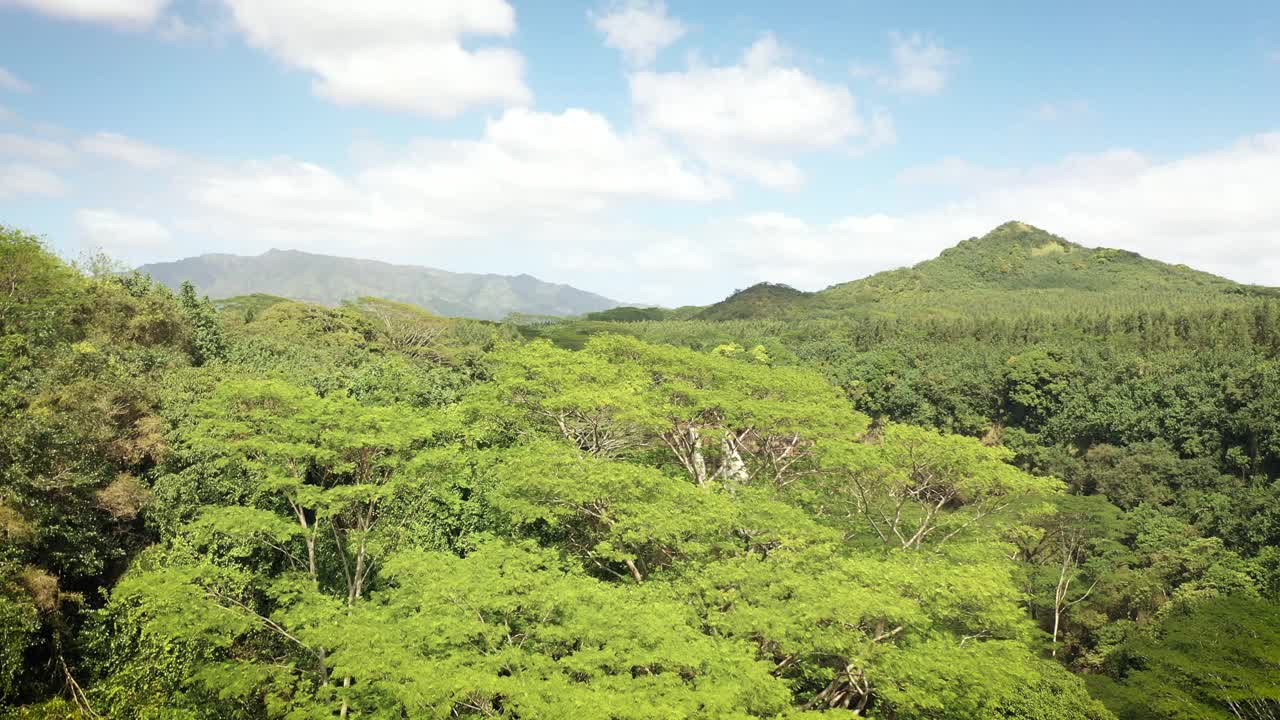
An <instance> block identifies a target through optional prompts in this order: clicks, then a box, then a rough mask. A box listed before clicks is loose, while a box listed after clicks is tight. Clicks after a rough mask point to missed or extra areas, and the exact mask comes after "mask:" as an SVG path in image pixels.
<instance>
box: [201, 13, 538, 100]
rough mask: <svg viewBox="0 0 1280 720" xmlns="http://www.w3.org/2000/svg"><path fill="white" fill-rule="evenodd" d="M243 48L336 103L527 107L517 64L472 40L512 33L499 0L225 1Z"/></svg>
mask: <svg viewBox="0 0 1280 720" xmlns="http://www.w3.org/2000/svg"><path fill="white" fill-rule="evenodd" d="M224 1H225V2H226V3H227V5H228V6H229V7H230V8H231V12H232V16H233V18H234V21H235V23H236V25H237V26H238V28H239V29H240V30H241V31H242V32H243V33H244V35H245V37H246V38H247V39H248V41H249V42H250V43H251V44H252V45H254V46H257V47H259V48H262V49H264V50H266V51H268V52H270V53H272V54H273V55H275V56H277V57H279V58H280V59H281V60H283V61H285V62H287V63H289V64H290V65H293V66H296V67H299V68H302V69H305V70H307V71H309V72H310V73H312V74H314V75H315V82H314V85H313V89H314V90H315V92H316V93H317V94H319V95H321V96H323V97H326V98H328V99H330V100H333V101H334V102H337V103H340V104H349V105H368V106H372V107H378V108H383V109H387V110H397V111H409V112H416V113H422V114H426V115H433V116H453V115H457V114H458V113H460V112H462V111H463V110H465V109H466V108H468V107H470V106H473V105H481V104H494V103H497V104H505V105H521V104H525V103H528V102H529V101H530V98H531V93H530V91H529V89H528V87H526V86H525V83H524V59H523V58H522V57H521V55H520V54H519V53H517V52H516V51H514V50H512V49H510V48H505V47H484V48H478V49H468V48H466V47H464V45H463V39H464V38H467V37H472V36H486V37H498V38H506V37H509V36H511V35H512V34H513V33H514V32H515V29H516V19H515V11H514V10H513V9H512V8H511V6H510V5H509V4H507V2H506V0H431V1H430V2H402V1H401V0H364V1H363V2H323V3H317V2H314V1H313V0H224Z"/></svg>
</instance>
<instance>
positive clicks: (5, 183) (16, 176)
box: [0, 163, 67, 200]
mask: <svg viewBox="0 0 1280 720" xmlns="http://www.w3.org/2000/svg"><path fill="white" fill-rule="evenodd" d="M66 191H67V185H66V183H64V182H63V181H62V178H60V177H58V176H57V175H55V174H54V173H53V172H51V171H49V170H47V169H45V168H42V167H37V166H35V165H29V164H26V163H9V164H0V200H13V199H16V198H20V197H25V196H37V197H41V196H42V197H54V196H58V195H62V194H64V193H66Z"/></svg>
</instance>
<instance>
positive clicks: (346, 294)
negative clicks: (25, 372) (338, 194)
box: [138, 248, 621, 320]
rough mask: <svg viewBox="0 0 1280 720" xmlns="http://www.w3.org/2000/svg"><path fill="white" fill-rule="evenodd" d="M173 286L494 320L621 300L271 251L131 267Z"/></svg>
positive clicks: (521, 279)
mask: <svg viewBox="0 0 1280 720" xmlns="http://www.w3.org/2000/svg"><path fill="white" fill-rule="evenodd" d="M138 271H139V272H143V273H146V274H148V275H150V276H152V278H154V279H155V280H156V281H157V282H160V283H162V284H164V285H167V286H169V287H171V288H175V289H176V288H177V287H178V286H179V285H181V284H182V282H184V281H190V282H191V283H192V284H193V285H195V286H196V289H197V290H198V291H199V292H200V293H202V294H206V295H209V296H210V297H214V298H229V297H237V296H242V295H253V294H268V295H278V296H281V297H287V298H290V299H295V300H302V301H306V302H314V303H319V304H322V305H337V304H340V303H341V302H343V301H346V300H354V299H356V298H359V297H365V296H374V297H380V298H385V299H387V300H395V301H397V302H405V303H410V304H413V305H417V306H419V307H422V308H424V309H426V310H430V311H431V312H434V313H436V314H439V315H448V316H456V317H468V318H476V319H481V320H501V319H503V318H505V317H506V316H508V315H510V314H512V313H527V314H534V315H561V316H567V315H581V314H584V313H588V312H595V311H601V310H608V309H610V308H613V307H617V306H618V305H620V304H621V303H619V302H617V301H616V300H613V299H611V298H607V297H604V296H603V295H597V294H596V293H592V292H588V291H586V290H581V289H578V288H575V287H573V286H571V285H567V284H564V283H552V282H546V281H543V280H540V279H538V278H536V277H534V276H532V275H529V274H527V273H521V274H518V275H502V274H498V273H456V272H451V271H448V270H441V269H439V268H433V267H428V266H423V265H409V264H400V263H391V262H386V261H383V260H369V259H363V258H350V257H343V256H338V255H323V254H318V253H309V252H306V251H303V250H293V249H280V248H271V249H269V250H267V251H266V252H263V253H261V254H259V255H235V254H231V253H206V254H203V255H197V256H193V257H189V258H183V259H181V260H175V261H172V262H162V263H148V264H146V265H142V266H139V267H138Z"/></svg>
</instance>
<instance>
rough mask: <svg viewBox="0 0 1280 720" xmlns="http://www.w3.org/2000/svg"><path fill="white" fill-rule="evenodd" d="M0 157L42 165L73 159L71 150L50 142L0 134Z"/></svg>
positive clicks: (73, 154) (62, 162) (61, 162)
mask: <svg viewBox="0 0 1280 720" xmlns="http://www.w3.org/2000/svg"><path fill="white" fill-rule="evenodd" d="M0 157H11V158H15V157H16V158H22V159H24V160H31V161H34V162H39V163H42V164H53V165H60V164H66V163H69V162H71V161H72V160H74V159H75V153H74V152H73V151H72V150H71V148H69V147H67V146H66V145H63V144H62V143H59V142H54V141H52V140H42V139H40V138H33V137H27V136H25V135H15V134H13V133H0Z"/></svg>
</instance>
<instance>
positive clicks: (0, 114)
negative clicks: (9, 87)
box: [0, 105, 18, 122]
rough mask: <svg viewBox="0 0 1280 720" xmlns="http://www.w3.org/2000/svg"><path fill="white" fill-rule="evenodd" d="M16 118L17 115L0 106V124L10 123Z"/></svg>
mask: <svg viewBox="0 0 1280 720" xmlns="http://www.w3.org/2000/svg"><path fill="white" fill-rule="evenodd" d="M17 117H18V114H17V113H15V112H14V111H12V110H10V109H9V108H7V107H5V106H3V105H0V122H10V121H11V120H14V119H16V118H17Z"/></svg>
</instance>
